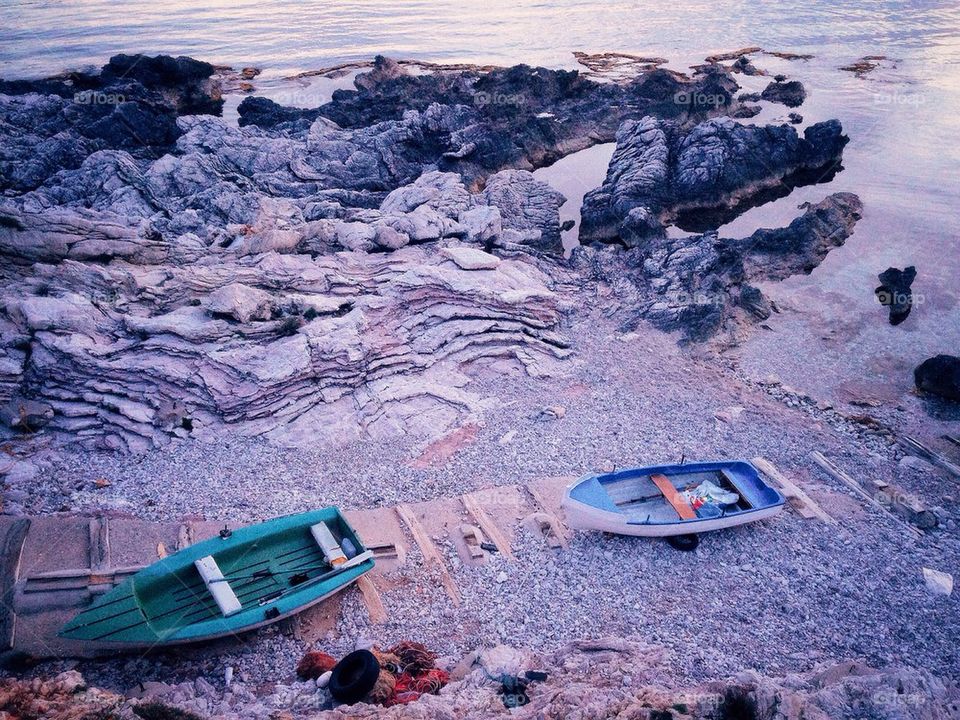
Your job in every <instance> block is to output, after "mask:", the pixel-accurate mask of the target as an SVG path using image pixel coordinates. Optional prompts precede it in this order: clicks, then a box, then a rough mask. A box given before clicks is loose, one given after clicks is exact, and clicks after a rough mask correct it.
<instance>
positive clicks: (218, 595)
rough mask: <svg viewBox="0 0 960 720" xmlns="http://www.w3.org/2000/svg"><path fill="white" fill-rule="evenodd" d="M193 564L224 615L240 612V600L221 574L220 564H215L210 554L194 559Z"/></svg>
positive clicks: (228, 615)
mask: <svg viewBox="0 0 960 720" xmlns="http://www.w3.org/2000/svg"><path fill="white" fill-rule="evenodd" d="M193 566H194V567H195V568H197V572H198V573H200V577H202V578H203V583H204V585H206V586H207V590H209V591H210V595H211V596H212V597H213V601H214V602H215V603H216V604H217V607H218V608H220V612H221V613H223V616H224V617H230V616H231V615H233V614H234V613H238V612H240V610H241V609H242V605H241V604H240V600H239V599H238V598H237V594H236V593H235V592H233V588H231V587H230V583H229V582H227V580H226V578H225V577H224V576H223V572H222V571H221V570H220V566H219V565H217V561H216V560H214V559H213V556H212V555H207V556H206V557H202V558H200V559H199V560H194V561H193Z"/></svg>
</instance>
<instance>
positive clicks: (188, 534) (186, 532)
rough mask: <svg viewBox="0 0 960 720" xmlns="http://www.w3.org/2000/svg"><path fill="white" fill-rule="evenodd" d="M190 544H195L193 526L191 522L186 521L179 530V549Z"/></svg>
mask: <svg viewBox="0 0 960 720" xmlns="http://www.w3.org/2000/svg"><path fill="white" fill-rule="evenodd" d="M190 545H193V527H192V526H191V525H190V523H184V524H183V525H181V526H180V528H179V529H178V530H177V550H183V549H184V548H185V547H189V546H190Z"/></svg>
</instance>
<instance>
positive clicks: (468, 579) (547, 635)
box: [23, 312, 960, 689]
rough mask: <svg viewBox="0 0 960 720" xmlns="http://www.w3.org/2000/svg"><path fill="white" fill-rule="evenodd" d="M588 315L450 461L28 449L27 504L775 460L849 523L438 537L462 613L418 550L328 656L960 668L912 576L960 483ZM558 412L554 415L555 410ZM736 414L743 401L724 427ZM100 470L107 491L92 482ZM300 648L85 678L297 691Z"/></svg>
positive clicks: (506, 370)
mask: <svg viewBox="0 0 960 720" xmlns="http://www.w3.org/2000/svg"><path fill="white" fill-rule="evenodd" d="M584 315H586V316H587V317H581V319H579V320H576V321H574V324H573V326H572V327H571V328H569V333H570V335H571V336H572V337H575V338H577V342H576V345H575V346H576V347H577V348H578V354H577V356H576V357H575V359H574V360H573V361H572V362H571V363H569V370H568V373H569V374H568V375H567V376H563V377H554V378H550V379H531V378H529V377H527V376H526V375H525V374H523V373H522V372H521V371H518V370H517V369H516V368H513V367H511V366H507V365H503V364H500V363H493V364H491V365H490V367H488V368H486V369H485V370H483V371H482V372H481V371H480V370H479V369H475V370H476V378H475V380H474V384H473V386H472V387H473V389H475V390H477V391H479V392H480V393H481V394H483V395H484V396H489V397H492V398H496V401H495V402H491V404H490V408H489V410H488V412H487V413H486V414H485V416H484V418H483V424H482V427H481V429H480V432H479V433H478V435H477V437H476V439H475V440H474V441H473V442H472V443H469V444H467V445H465V446H464V447H463V448H462V449H460V450H459V452H457V453H456V454H455V455H454V456H453V457H452V458H450V459H449V461H447V462H446V463H445V464H440V465H437V466H432V467H427V468H420V467H414V466H413V465H412V464H411V460H413V459H414V458H416V457H417V456H418V455H419V453H420V452H421V451H422V449H423V447H424V445H425V442H424V441H423V440H422V439H418V438H413V437H401V438H395V439H391V440H389V441H381V442H375V441H370V442H365V443H356V444H351V445H344V446H341V447H336V448H316V449H313V450H308V451H305V450H289V449H278V448H277V447H274V446H271V445H268V444H266V443H264V442H261V441H257V440H250V439H239V438H230V439H227V440H224V441H222V442H217V443H201V442H196V441H186V442H183V443H178V444H175V445H171V446H170V447H168V448H165V449H163V450H159V451H155V452H151V453H148V454H147V455H144V456H141V457H132V456H117V455H112V454H96V453H90V452H86V451H83V452H80V451H58V452H56V453H52V454H51V455H49V456H46V457H44V456H43V455H42V454H41V456H40V457H39V459H34V460H33V462H35V464H36V467H37V468H38V475H37V478H36V479H35V480H34V481H33V483H35V484H33V485H32V486H31V489H30V493H29V495H30V496H29V498H28V499H26V500H24V501H23V504H24V506H25V507H26V509H27V511H28V512H38V511H39V512H52V511H56V510H68V511H70V512H80V511H88V510H92V509H97V508H99V509H104V508H106V509H111V510H115V511H122V512H127V513H130V514H134V515H137V516H140V517H144V518H150V519H178V518H181V517H184V516H187V515H189V516H194V517H195V516H198V515H199V516H203V517H206V518H209V519H217V520H229V521H234V522H238V521H254V520H259V519H263V518H267V517H271V516H274V515H278V514H283V513H289V512H296V511H300V510H305V509H308V508H312V507H316V506H318V505H324V504H337V505H340V506H342V507H345V508H365V507H375V506H389V505H393V504H396V503H399V502H416V501H420V500H429V499H434V498H440V497H452V496H456V495H460V494H462V493H464V492H467V491H470V490H473V489H479V488H484V487H490V486H493V485H498V484H516V483H523V482H525V481H529V480H532V479H534V478H542V477H547V476H558V475H577V474H580V473H583V472H586V471H589V470H591V469H594V468H601V467H605V466H606V467H609V466H610V465H611V464H612V465H614V466H617V467H624V466H629V465H640V464H647V463H653V462H657V461H663V460H670V459H679V458H680V457H681V455H685V456H686V458H687V459H691V460H692V459H697V458H740V457H746V458H750V457H754V456H756V455H764V456H765V457H767V458H769V459H771V460H772V461H773V462H774V463H775V464H776V465H777V466H778V467H779V468H780V469H781V470H782V471H783V472H785V473H786V474H788V475H789V476H792V477H794V478H795V479H797V480H798V481H800V482H801V483H806V484H809V485H810V486H811V487H812V488H813V492H812V494H813V495H814V496H815V497H816V498H818V499H819V500H820V501H821V503H822V504H823V505H824V506H825V508H826V509H827V510H828V511H829V512H831V513H832V514H833V515H834V516H836V517H838V518H840V519H841V523H840V524H839V525H838V526H836V527H829V526H826V525H824V524H821V523H819V522H816V521H805V520H801V519H800V518H799V516H798V515H796V514H794V513H792V512H785V513H782V514H781V515H779V516H778V517H776V518H774V519H772V520H771V521H768V522H765V523H760V524H757V525H751V526H746V527H742V528H736V529H731V530H728V531H724V532H722V533H715V534H712V535H710V536H707V537H705V538H704V539H703V542H702V543H701V545H700V547H699V549H698V550H697V551H696V552H694V553H681V552H677V551H675V550H673V549H671V548H670V547H668V546H667V545H666V544H665V543H663V542H659V541H652V540H645V539H634V538H626V537H619V536H606V535H602V534H599V533H576V534H575V535H574V537H573V539H572V541H571V544H570V547H569V548H567V549H565V550H563V551H553V550H550V549H548V548H547V547H546V545H545V544H544V543H543V542H542V540H540V539H539V538H533V537H530V536H528V535H526V534H525V532H524V531H520V533H519V534H518V536H517V539H516V542H515V544H514V546H513V552H514V554H515V556H516V560H515V561H512V562H511V561H509V560H507V559H505V558H503V557H501V556H498V555H493V556H491V559H490V561H489V562H488V563H487V564H485V565H483V566H481V567H466V566H463V565H462V564H461V563H459V561H458V560H457V555H456V552H455V550H454V548H453V547H452V545H449V544H448V542H447V541H446V540H445V539H441V541H440V542H439V543H438V544H439V546H440V548H441V551H442V552H443V553H444V555H445V557H446V559H447V561H448V564H449V565H450V567H451V570H450V572H451V575H452V576H453V578H454V579H455V581H456V583H457V585H458V586H459V588H460V591H461V594H462V596H463V603H462V605H461V606H460V607H453V606H452V605H451V603H450V601H449V599H448V598H447V596H446V595H445V594H444V592H443V590H442V586H441V585H440V582H439V580H438V579H437V578H436V577H433V576H432V575H431V571H429V570H427V569H425V568H424V567H422V558H421V557H420V556H419V554H418V552H417V551H416V549H415V546H414V549H413V550H412V551H411V553H410V555H409V559H408V562H407V564H406V565H405V566H404V567H403V568H401V569H400V570H398V571H396V572H394V573H391V574H390V575H389V576H388V577H387V578H386V580H387V582H385V583H382V584H383V585H384V586H385V587H384V588H383V589H382V590H381V594H382V597H383V600H384V603H385V605H386V608H387V611H388V614H389V617H390V619H389V620H388V622H387V623H385V624H383V625H377V626H370V625H369V624H368V623H367V620H366V617H367V616H366V612H365V610H364V608H363V606H362V604H361V600H360V596H359V592H358V591H356V590H353V589H352V590H349V591H348V592H346V593H345V594H344V596H343V604H342V609H341V613H340V618H339V620H338V627H337V630H336V632H333V633H331V634H330V635H329V636H328V637H327V638H324V639H323V640H321V641H320V642H319V643H318V645H319V646H320V647H321V648H322V649H324V650H326V651H328V652H332V653H333V654H335V655H336V654H342V653H344V652H346V651H348V650H350V649H352V648H353V647H354V645H355V644H356V643H357V641H358V640H362V639H367V640H373V641H374V642H376V643H377V644H379V645H383V646H386V645H390V644H392V643H393V642H395V641H397V640H400V639H414V640H418V641H422V642H425V643H426V644H427V645H428V646H431V647H432V648H434V649H436V650H437V651H438V652H440V653H442V654H445V655H452V656H459V655H462V654H463V653H464V652H466V651H469V650H470V649H473V648H476V647H479V646H490V645H494V644H497V643H506V644H509V645H512V646H516V647H528V648H531V649H534V650H539V651H546V650H551V649H555V648H557V647H559V646H561V645H563V644H564V643H566V642H569V641H570V640H572V639H576V638H580V637H595V636H601V635H609V634H615V635H621V636H624V637H629V638H636V639H640V640H643V641H647V642H651V643H656V644H660V645H664V646H666V647H667V648H669V649H670V651H671V652H670V653H668V659H667V661H666V662H667V673H668V675H669V676H670V677H672V678H673V679H675V680H676V681H677V682H687V681H701V680H704V679H710V678H717V677H724V676H729V675H731V674H733V673H736V672H738V671H740V670H742V669H744V668H754V669H757V670H759V671H761V672H764V673H771V674H772V673H782V672H786V671H799V670H804V669H807V668H810V667H812V666H813V665H814V664H815V663H816V662H818V661H820V660H824V659H839V658H844V657H863V658H865V659H867V660H868V661H869V662H870V663H872V664H874V665H879V666H883V665H886V664H889V663H904V664H907V665H912V666H918V667H923V668H927V669H931V670H934V671H936V670H937V669H939V671H941V672H946V673H947V674H950V672H949V671H950V669H953V670H956V669H957V668H960V653H958V649H957V648H958V647H960V624H958V623H957V622H956V619H957V609H958V594H957V593H954V595H953V596H952V597H949V598H948V597H936V596H933V595H932V594H930V593H929V592H928V591H927V590H926V588H925V586H924V581H923V576H922V572H921V569H922V567H931V568H934V569H938V570H943V571H946V572H952V573H954V574H957V572H958V570H960V542H958V539H957V535H956V527H957V521H958V520H960V516H958V515H957V511H956V508H955V499H954V496H955V495H957V488H956V487H955V486H949V485H946V484H945V483H944V481H943V480H942V479H941V478H940V477H939V476H938V475H936V474H933V473H930V472H926V471H925V470H924V468H923V466H922V465H919V464H916V463H906V465H905V466H903V467H901V466H900V465H899V464H898V460H899V459H900V457H901V455H902V453H899V452H898V451H896V450H895V449H894V447H893V446H892V444H891V442H892V441H891V439H890V436H889V435H886V434H884V433H882V432H870V431H865V430H863V429H862V428H859V427H857V426H855V425H853V426H852V425H850V423H848V422H847V421H845V420H844V419H843V418H842V417H840V416H839V415H837V414H836V413H834V412H833V411H832V410H829V409H824V408H825V404H824V403H822V402H821V403H820V404H819V405H818V402H817V400H816V399H813V398H800V397H795V396H794V397H789V398H787V394H786V393H784V392H782V389H780V390H773V389H771V387H769V386H766V385H763V384H760V383H753V382H748V381H746V380H745V379H744V378H742V377H741V376H739V375H738V373H737V372H736V371H735V369H732V368H731V367H728V366H725V365H724V363H723V362H716V361H715V358H712V357H710V356H709V355H706V356H702V357H699V358H697V357H694V356H693V355H692V354H690V353H688V352H685V351H683V350H680V349H678V348H677V347H676V346H675V345H674V344H673V342H672V340H670V339H669V338H667V337H665V336H664V335H663V334H662V333H658V332H654V331H646V330H640V331H638V332H635V333H631V334H630V335H629V336H626V337H623V336H619V335H618V334H617V333H616V332H615V328H614V326H613V324H612V322H610V321H608V320H606V319H604V318H603V317H601V316H599V315H596V314H593V313H589V312H586V313H584ZM491 371H493V372H491ZM778 394H779V396H778ZM785 398H786V399H793V400H795V403H794V404H795V405H796V407H790V406H789V405H790V404H789V403H785V402H784V400H785ZM548 407H552V408H557V407H560V408H562V409H563V412H562V413H559V415H560V416H557V415H558V414H557V413H555V412H553V413H547V414H546V415H547V417H545V414H544V413H543V412H542V411H543V410H544V409H545V408H548ZM736 407H742V408H743V411H742V412H741V411H736V412H729V411H728V412H726V414H724V415H723V416H724V417H725V419H723V420H721V419H718V418H717V417H716V413H721V411H724V409H729V408H736ZM721 414H723V413H721ZM814 449H819V450H821V451H822V452H824V453H825V454H827V455H828V456H829V457H831V458H832V459H834V460H835V461H836V462H837V463H838V464H839V465H840V466H841V467H843V468H844V469H845V470H846V471H847V472H849V473H850V474H851V475H852V476H854V477H859V478H862V479H866V478H868V477H876V478H880V479H886V480H888V481H889V480H894V479H895V480H896V481H897V482H898V483H900V484H901V486H903V487H904V489H905V490H907V491H909V492H911V493H915V494H917V495H918V496H920V497H923V498H924V499H925V500H926V501H927V503H928V504H929V505H932V506H940V507H939V509H938V512H939V513H940V516H941V528H940V529H938V530H935V531H933V532H932V533H930V534H929V535H928V536H926V537H924V538H922V539H920V540H916V541H914V540H909V539H907V538H906V537H905V535H904V533H903V531H902V529H901V528H900V527H899V526H897V525H895V524H893V523H891V522H890V521H889V520H886V519H884V518H883V517H882V516H881V515H880V514H878V513H876V512H875V511H873V510H867V509H866V508H865V506H863V504H862V503H861V502H860V501H859V500H856V499H854V498H853V497H852V496H851V494H850V493H849V492H847V490H846V488H843V487H840V486H839V485H836V484H835V483H834V482H833V481H832V480H830V479H829V478H827V477H826V476H824V475H822V474H821V473H820V472H819V471H818V470H817V469H816V468H815V467H814V466H813V465H812V463H810V462H809V460H808V459H807V455H808V454H809V452H810V451H811V450H814ZM98 478H105V479H107V480H109V482H110V484H109V485H108V486H106V487H104V488H102V489H97V488H96V486H95V481H96V480H97V479H98ZM951 493H952V494H951ZM944 528H952V529H944ZM304 650H305V647H304V644H303V643H301V642H299V641H296V640H295V639H293V638H292V637H291V636H288V635H285V634H284V633H283V632H282V631H281V630H280V629H279V628H277V627H274V628H269V629H266V630H264V631H261V632H259V633H257V634H255V635H253V636H251V637H249V638H247V639H245V640H244V641H243V642H242V643H241V644H239V645H237V644H235V643H234V644H230V643H219V644H217V645H216V646H213V647H210V648H206V649H204V648H200V649H181V650H176V651H171V652H168V653H161V654H160V655H157V656H151V657H149V658H146V659H144V658H140V659H126V658H120V659H115V660H110V661H107V662H103V663H87V662H84V663H81V666H82V669H83V672H84V674H85V675H86V676H87V677H88V678H90V679H91V680H92V682H95V683H97V684H102V685H105V686H107V687H114V688H117V689H125V688H127V687H130V686H131V685H133V684H135V683H136V682H138V681H140V680H143V679H151V680H152V679H158V680H174V679H176V678H191V677H196V676H197V675H203V676H205V677H207V678H208V679H209V680H210V681H211V682H214V683H221V684H222V682H223V680H222V678H223V673H224V668H225V667H226V666H234V667H235V668H236V670H237V673H238V677H239V678H241V679H246V680H248V681H250V682H267V681H271V680H273V681H289V680H290V679H291V678H292V673H293V667H294V666H295V664H296V660H297V659H298V658H299V656H300V655H301V654H302V652H303V651H304ZM49 665H51V666H56V665H57V663H53V664H49Z"/></svg>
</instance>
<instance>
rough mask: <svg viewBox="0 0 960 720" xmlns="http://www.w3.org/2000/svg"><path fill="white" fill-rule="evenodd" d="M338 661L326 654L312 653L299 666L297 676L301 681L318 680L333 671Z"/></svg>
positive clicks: (305, 656)
mask: <svg viewBox="0 0 960 720" xmlns="http://www.w3.org/2000/svg"><path fill="white" fill-rule="evenodd" d="M336 664H337V661H336V660H334V659H333V657H332V656H330V655H327V653H325V652H317V651H315V650H314V651H311V652H308V653H307V654H306V655H304V656H303V657H302V658H301V659H300V662H299V663H298V664H297V675H298V676H299V677H300V679H301V680H316V679H317V678H318V677H320V676H321V675H323V674H324V673H325V672H327V671H328V670H333V666H334V665H336Z"/></svg>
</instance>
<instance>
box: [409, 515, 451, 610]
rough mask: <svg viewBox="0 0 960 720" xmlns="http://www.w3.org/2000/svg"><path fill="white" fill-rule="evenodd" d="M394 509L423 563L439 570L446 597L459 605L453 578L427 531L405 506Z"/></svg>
mask: <svg viewBox="0 0 960 720" xmlns="http://www.w3.org/2000/svg"><path fill="white" fill-rule="evenodd" d="M395 509H396V511H397V515H398V516H399V517H400V519H401V520H402V521H403V523H404V525H406V526H407V529H408V530H409V531H410V534H411V535H413V539H414V542H416V543H417V546H418V547H419V548H420V552H421V553H422V554H423V560H424V562H425V563H427V564H432V565H435V566H436V567H437V568H438V569H439V571H440V581H441V583H442V584H443V587H444V589H445V590H446V591H447V595H449V596H450V600H452V601H453V604H454V605H459V604H460V601H461V598H460V590H459V589H458V588H457V585H456V583H455V582H454V581H453V578H452V577H450V573H449V572H448V571H447V566H446V564H444V562H443V557H442V556H441V555H440V551H439V550H438V549H437V546H436V545H434V544H433V540H431V539H430V536H429V535H427V531H426V530H425V529H424V527H423V525H421V524H420V521H419V520H417V516H416V515H414V513H413V510H411V509H410V508H409V507H408V506H407V505H397V506H396V508H395Z"/></svg>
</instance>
